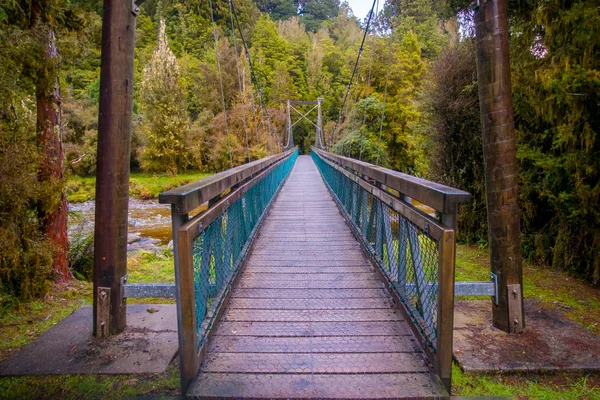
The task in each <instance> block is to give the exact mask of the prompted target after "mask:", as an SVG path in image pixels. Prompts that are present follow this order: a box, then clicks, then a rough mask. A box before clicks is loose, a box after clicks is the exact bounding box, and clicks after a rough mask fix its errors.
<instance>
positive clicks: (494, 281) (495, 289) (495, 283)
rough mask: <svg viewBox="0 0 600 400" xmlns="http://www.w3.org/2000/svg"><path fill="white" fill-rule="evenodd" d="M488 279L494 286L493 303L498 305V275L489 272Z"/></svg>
mask: <svg viewBox="0 0 600 400" xmlns="http://www.w3.org/2000/svg"><path fill="white" fill-rule="evenodd" d="M490 279H491V280H492V283H493V284H494V303H495V304H496V305H498V275H496V274H495V273H493V272H490Z"/></svg>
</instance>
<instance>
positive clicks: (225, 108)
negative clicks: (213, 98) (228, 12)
mask: <svg viewBox="0 0 600 400" xmlns="http://www.w3.org/2000/svg"><path fill="white" fill-rule="evenodd" d="M208 4H209V7H210V20H211V23H212V28H213V37H214V40H215V56H216V59H217V74H218V75H219V87H220V88H221V103H222V104H223V117H224V119H225V134H226V135H227V151H228V152H229V165H230V166H231V168H233V155H232V154H231V143H230V142H229V126H228V123H227V107H226V105H225V92H224V91H223V76H222V75H221V61H220V60H219V42H218V41H217V24H216V23H215V13H214V10H213V4H212V0H208Z"/></svg>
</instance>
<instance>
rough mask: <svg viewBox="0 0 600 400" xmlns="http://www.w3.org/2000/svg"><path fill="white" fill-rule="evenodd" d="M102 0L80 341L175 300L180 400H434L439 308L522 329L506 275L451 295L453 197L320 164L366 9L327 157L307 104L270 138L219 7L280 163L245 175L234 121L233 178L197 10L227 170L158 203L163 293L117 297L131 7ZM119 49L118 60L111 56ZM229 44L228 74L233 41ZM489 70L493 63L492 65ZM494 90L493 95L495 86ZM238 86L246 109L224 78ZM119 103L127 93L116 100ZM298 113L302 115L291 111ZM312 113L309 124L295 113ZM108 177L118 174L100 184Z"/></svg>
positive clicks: (389, 173)
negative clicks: (481, 306)
mask: <svg viewBox="0 0 600 400" xmlns="http://www.w3.org/2000/svg"><path fill="white" fill-rule="evenodd" d="M106 2H107V3H111V4H112V7H106V8H105V9H107V10H110V11H111V12H110V13H106V14H105V21H104V26H105V28H106V29H105V30H106V32H105V34H103V64H102V68H103V74H106V75H103V76H107V77H112V76H114V77H117V75H118V74H114V75H111V74H110V72H111V71H119V72H121V73H122V75H123V76H126V78H127V79H117V78H115V79H112V78H111V79H101V89H102V88H105V89H106V90H101V98H100V115H101V117H100V121H101V122H102V123H104V125H103V124H102V123H101V124H100V136H101V138H104V139H105V140H99V145H98V146H99V149H100V150H101V151H99V154H101V155H102V157H101V158H99V161H98V176H99V179H98V182H99V183H98V187H97V190H96V193H97V197H96V199H97V202H96V207H97V211H96V221H97V223H96V226H97V227H98V226H102V230H100V229H98V230H97V231H96V243H97V244H98V246H97V247H96V254H101V255H102V258H101V260H102V261H101V262H100V261H98V259H97V260H96V261H97V262H96V265H95V272H94V276H95V281H94V290H95V296H94V314H93V315H94V334H95V335H96V336H103V335H105V334H109V333H118V332H120V331H122V330H123V329H124V328H125V312H126V307H125V305H126V301H125V299H126V298H128V297H130V298H131V297H140V298H148V297H154V298H156V297H175V298H176V303H177V320H178V335H179V368H180V377H181V389H182V393H183V394H185V395H187V396H190V397H195V398H445V397H448V396H449V394H450V393H451V381H452V341H453V310H454V297H455V296H460V295H474V296H490V297H491V298H492V301H493V304H494V306H493V310H494V323H495V324H496V325H497V326H500V327H502V328H503V329H504V330H506V331H518V330H522V328H523V308H522V295H521V292H520V290H521V289H520V284H519V282H520V281H519V279H520V277H519V276H520V275H519V276H518V274H516V273H515V274H512V275H511V274H510V273H509V271H508V269H506V271H507V273H505V274H503V275H500V274H498V275H495V274H493V273H492V274H491V281H489V282H455V279H454V278H455V277H454V275H455V249H456V225H457V218H456V213H457V208H458V205H459V204H461V203H465V202H467V201H469V198H470V195H469V194H468V193H466V192H464V191H461V190H458V189H455V188H452V187H448V186H444V185H441V184H438V183H435V182H431V181H427V180H424V179H420V178H417V177H414V176H410V175H407V174H403V173H400V172H397V171H393V170H389V169H386V168H382V167H380V166H378V165H373V164H369V163H366V162H364V161H361V154H360V153H359V156H358V158H359V159H354V158H351V157H344V155H339V154H333V153H331V152H329V151H328V147H327V145H330V144H331V142H332V141H333V139H334V138H335V137H336V135H335V134H336V132H337V128H338V125H339V124H341V123H342V122H343V118H344V113H343V110H344V109H345V108H346V105H347V101H348V99H349V97H351V96H350V95H351V87H352V84H353V82H354V79H355V76H356V75H357V74H356V72H357V70H358V69H359V67H360V64H359V63H360V59H361V54H362V51H363V47H364V44H365V38H366V36H367V32H369V29H370V28H369V27H370V24H371V20H372V17H373V15H374V13H376V12H377V11H376V9H375V7H376V0H374V1H373V5H372V7H371V12H370V13H369V17H368V20H367V23H366V27H365V31H364V35H363V38H362V42H361V45H360V48H359V51H358V55H357V58H356V62H355V64H354V68H353V70H352V75H351V77H350V79H349V81H348V83H347V85H346V91H345V96H344V101H343V103H342V105H341V107H340V113H339V117H338V120H337V123H336V126H335V128H334V129H333V132H332V134H331V136H330V140H329V141H328V143H325V137H324V132H323V127H322V124H323V121H322V119H323V118H322V113H321V105H322V102H323V99H322V98H317V99H316V100H314V101H300V100H288V101H287V104H286V108H287V109H286V111H287V113H286V128H285V132H286V135H285V137H286V140H283V141H281V140H279V135H278V134H277V133H276V132H275V129H274V128H273V124H272V122H271V118H270V115H269V111H268V109H267V107H266V105H265V101H264V98H263V95H262V88H261V87H260V86H259V80H258V79H256V76H255V73H254V68H253V64H252V59H251V57H250V55H249V51H248V48H247V45H246V41H245V39H244V36H243V30H242V29H241V27H240V24H239V21H238V17H237V14H236V10H235V6H234V4H233V1H232V0H229V10H230V21H229V22H230V23H231V31H232V32H234V31H235V30H236V28H237V31H238V33H239V36H240V39H241V42H242V46H243V52H244V53H245V55H246V57H247V60H248V65H249V70H250V74H251V83H252V86H253V87H252V88H253V89H254V90H255V91H256V94H257V101H256V102H254V100H253V96H252V97H251V98H250V104H249V106H250V109H251V114H252V115H253V116H254V119H255V120H254V126H255V127H257V126H258V123H259V122H262V124H263V125H265V126H266V125H268V129H269V131H270V133H271V134H272V135H273V137H274V140H275V141H276V142H277V144H278V145H279V146H280V149H281V151H280V152H279V153H277V154H274V155H270V156H267V157H265V158H262V159H259V160H254V161H252V160H251V157H250V152H249V150H248V128H247V125H246V124H247V121H246V116H245V114H244V119H243V124H244V134H245V142H246V143H245V145H246V149H247V162H246V163H245V164H243V165H240V166H237V167H234V165H233V159H232V156H231V149H230V148H229V132H228V125H227V109H226V103H225V100H224V95H223V82H222V78H221V66H220V59H219V51H218V39H217V28H216V23H215V18H214V12H213V4H212V1H209V6H210V11H211V21H212V25H213V34H214V41H215V55H216V62H217V70H218V77H219V88H220V92H221V103H222V107H223V114H224V117H225V118H224V119H225V133H226V135H227V144H228V152H229V161H230V166H231V168H230V169H228V170H226V171H223V172H221V173H218V174H216V175H213V176H211V177H209V178H206V179H203V180H200V181H198V182H194V183H191V184H188V185H185V186H182V187H180V188H177V189H173V190H170V191H167V192H164V193H162V194H161V195H160V197H159V200H160V202H161V203H163V204H170V205H171V216H172V229H173V242H174V251H173V253H174V260H175V281H176V283H175V285H135V284H128V283H127V281H126V251H125V248H126V246H125V245H126V243H125V244H124V241H123V240H122V239H123V238H125V239H126V234H125V235H124V234H123V233H124V232H125V233H126V231H127V214H126V213H123V212H122V211H123V210H127V198H126V196H114V193H125V194H126V193H127V190H126V189H127V184H128V171H129V169H128V164H127V162H128V158H127V156H128V154H129V152H128V150H127V148H126V146H124V145H123V146H124V147H123V146H121V147H123V148H121V147H119V145H118V143H117V141H116V140H114V139H115V138H116V137H119V138H120V136H118V133H119V132H120V133H123V135H122V136H123V137H128V136H127V135H129V129H130V123H131V104H132V98H131V93H130V85H129V84H128V82H130V80H131V79H132V77H133V67H132V64H131V59H132V57H131V54H132V52H133V36H132V32H133V30H131V29H129V27H130V26H131V24H133V25H135V15H136V13H137V11H136V7H135V3H133V5H132V4H130V3H127V2H118V1H116V2H113V1H111V0H106ZM486 4H488V3H486ZM490 4H491V2H490ZM130 7H133V9H132V10H130V9H129V8H130ZM486 7H487V6H486ZM117 9H118V10H119V11H120V12H117V11H115V10H117ZM374 9H375V12H374ZM490 10H491V11H490ZM492 11H493V12H494V13H496V14H498V10H497V9H493V8H491V7H487V8H485V13H486V14H485V17H486V18H488V19H489V21H491V22H490V24H489V26H490V31H494V30H497V28H498V26H497V25H495V24H496V23H497V22H498V21H499V19H498V18H496V17H497V15H496V14H494V13H493V12H492ZM494 15H496V17H494ZM494 18H495V19H494ZM489 21H488V22H489ZM494 21H495V22H494ZM392 28H393V27H392ZM482 29H483V28H482ZM486 29H487V28H486ZM492 33H493V34H496V32H492ZM391 36H392V35H390V49H389V52H390V54H389V56H388V68H387V74H386V86H385V87H386V90H385V92H384V97H383V105H384V107H383V110H382V112H381V119H380V131H379V144H378V145H379V151H380V149H381V127H382V126H383V123H384V118H385V98H386V94H387V82H388V78H389V60H390V59H391V51H392V46H391V40H392V38H391ZM117 37H118V38H119V40H114V41H113V40H112V39H113V38H117ZM121 38H124V42H125V43H127V44H128V45H127V46H125V47H123V46H112V45H111V43H113V42H114V43H120V39H121ZM104 44H106V45H104ZM233 44H234V50H235V56H236V64H237V57H238V49H237V42H236V37H235V34H234V35H233ZM496 48H500V47H499V46H496V47H495V49H496ZM488 56H489V57H488V58H489V59H490V60H493V59H494V57H495V56H496V55H495V54H492V53H491V52H490V53H489V54H488ZM372 62H373V61H372V60H371V62H370V64H371V65H372ZM489 65H490V66H491V65H492V61H490V62H489ZM123 66H126V67H127V68H125V69H124V68H123ZM496 70H498V71H499V69H498V68H496V67H494V68H488V69H487V70H486V72H489V73H490V74H491V72H494V71H496ZM485 77H487V75H485V76H484V78H485ZM496 78H497V77H495V76H494V79H496ZM494 79H491V78H490V79H488V80H489V82H490V84H489V86H490V87H491V88H492V89H493V88H495V87H496V86H498V85H496V86H494V85H495V83H494V82H495V81H494ZM502 79H503V78H502V77H500V78H498V81H499V82H501V84H502V85H504V83H505V82H506V80H504V81H503V80H502ZM369 80H370V72H369ZM238 83H239V87H240V98H241V101H242V110H245V106H246V104H245V100H244V93H243V90H242V79H241V75H240V72H239V70H238ZM498 87H500V86H498ZM501 89H502V88H501ZM494 90H495V89H494ZM498 90H499V91H500V92H503V93H504V92H506V91H505V90H504V89H502V90H500V89H498ZM509 92H510V90H508V93H509ZM121 93H129V95H128V96H121V97H120V98H119V97H118V95H119V94H121ZM490 93H492V91H491V89H490ZM497 97H498V99H499V101H498V102H496V103H498V104H500V103H502V99H503V97H502V96H500V95H498V96H497ZM119 99H120V100H119ZM494 101H495V100H494ZM496 103H492V102H490V103H489V104H488V103H483V106H482V107H483V108H485V110H486V111H485V112H486V113H488V114H489V116H490V118H488V119H486V120H485V121H487V122H486V123H489V124H490V127H491V128H490V129H496V128H495V125H493V123H496V122H498V121H497V120H499V121H500V122H502V121H504V120H503V119H501V118H500V119H498V118H497V117H496V116H494V115H496V114H494V112H495V111H494V110H495V109H494V107H496V106H497V104H496ZM305 105H309V106H310V105H312V106H313V108H312V109H310V110H309V111H304V110H303V109H302V106H305ZM500 105H501V104H500ZM483 108H482V110H483ZM315 109H316V110H317V118H316V122H313V121H312V120H311V119H310V118H309V115H310V114H311V113H312V111H313V110H315ZM123 110H125V111H123ZM292 111H293V112H294V113H296V114H298V115H299V116H300V119H299V120H309V122H310V123H311V124H312V125H313V126H314V128H315V132H316V135H315V141H314V144H313V146H312V147H311V150H310V155H307V154H299V149H298V147H296V146H295V145H294V135H293V127H294V125H295V124H296V123H297V122H298V121H296V122H293V121H292V117H291V116H292ZM501 111H502V112H500V113H497V115H504V114H503V112H505V111H506V108H503V109H502V110H501ZM352 112H353V111H352ZM483 112H484V111H482V113H483ZM244 113H245V111H244ZM296 114H294V115H296ZM346 114H348V112H346ZM486 115H487V114H486ZM117 117H118V118H117ZM259 119H260V121H259ZM265 119H266V121H267V122H266V123H265V122H264V120H265ZM351 120H353V121H354V119H353V118H351ZM488 120H489V121H492V122H489V121H488ZM120 121H125V122H126V124H121V123H120ZM363 122H364V118H363ZM502 124H504V122H502ZM502 126H506V124H504V125H502ZM498 129H500V128H498ZM257 132H258V131H257ZM125 134H126V135H125ZM256 135H257V141H258V133H256ZM109 139H110V140H109ZM119 143H120V142H119ZM283 143H285V145H284V144H283ZM267 144H268V143H267V142H265V147H267ZM124 149H125V150H127V151H125V150H124ZM361 153H362V149H361ZM348 155H351V154H350V152H348ZM376 164H379V153H378V154H377V162H376ZM113 169H114V170H116V171H117V172H119V171H120V172H121V173H118V174H113ZM125 172H126V173H125ZM103 176H104V177H105V181H103V180H102V179H100V178H101V177H103ZM501 190H502V188H500V189H499V191H498V193H502V192H501ZM505 197H506V196H505ZM200 207H202V208H200ZM198 209H201V210H202V211H201V212H198V211H197V210H198ZM496 220H497V221H501V220H502V219H501V218H497V219H495V220H494V221H496ZM105 238H108V240H105ZM104 247H106V249H105V248H104ZM519 274H520V271H519Z"/></svg>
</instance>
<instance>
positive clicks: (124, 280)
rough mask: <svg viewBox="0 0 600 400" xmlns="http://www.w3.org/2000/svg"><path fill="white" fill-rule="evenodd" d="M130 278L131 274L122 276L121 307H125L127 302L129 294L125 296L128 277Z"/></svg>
mask: <svg viewBox="0 0 600 400" xmlns="http://www.w3.org/2000/svg"><path fill="white" fill-rule="evenodd" d="M128 278H129V274H125V275H123V276H122V277H121V281H120V283H121V303H120V304H119V307H124V306H125V305H126V304H127V296H125V285H127V279H128Z"/></svg>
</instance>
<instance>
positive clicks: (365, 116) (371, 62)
mask: <svg viewBox="0 0 600 400" xmlns="http://www.w3.org/2000/svg"><path fill="white" fill-rule="evenodd" d="M378 12H379V0H377V4H376V5H375V15H377V13H378ZM372 34H373V38H372V39H371V57H370V60H369V74H368V75H367V88H368V89H370V88H371V73H372V72H373V56H374V54H375V27H373V32H372ZM366 122H367V108H366V107H365V109H364V111H363V121H362V126H361V128H363V129H361V130H360V149H359V151H358V159H359V160H361V161H362V153H363V141H364V140H363V139H364V138H363V136H364V126H365V124H366Z"/></svg>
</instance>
